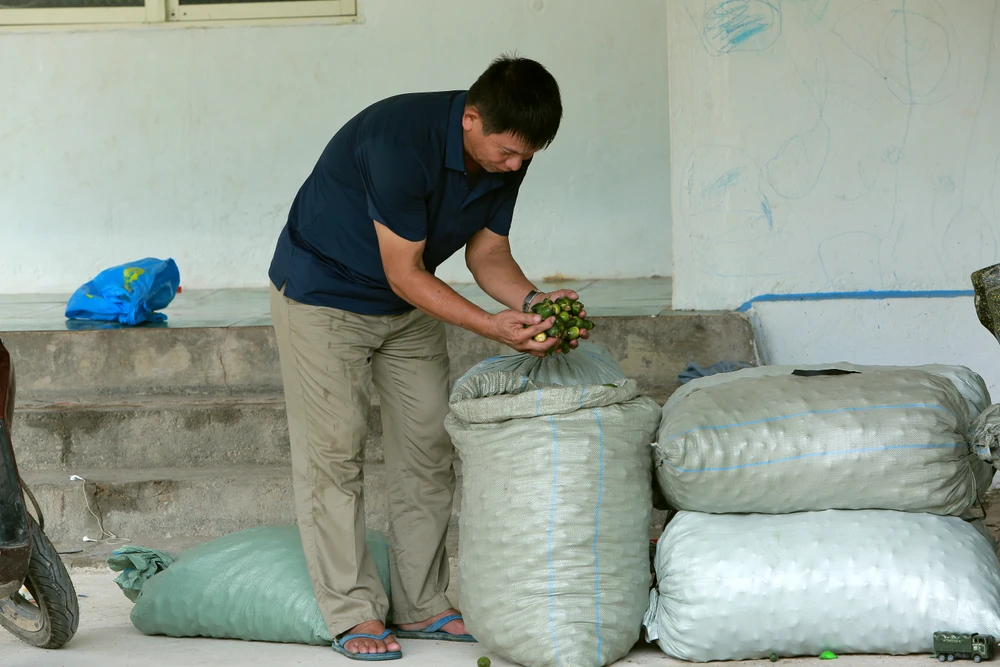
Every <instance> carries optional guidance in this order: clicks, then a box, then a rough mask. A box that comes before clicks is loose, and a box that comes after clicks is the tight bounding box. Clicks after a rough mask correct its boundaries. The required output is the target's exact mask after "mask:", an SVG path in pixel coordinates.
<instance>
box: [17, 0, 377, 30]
mask: <svg viewBox="0 0 1000 667" xmlns="http://www.w3.org/2000/svg"><path fill="white" fill-rule="evenodd" d="M358 4H359V0H283V1H280V2H274V1H272V2H268V1H267V0H263V1H257V2H235V3H216V4H207V5H183V4H181V0H145V3H144V5H143V6H142V7H49V8H34V7H32V8H26V9H19V8H0V31H3V30H12V29H19V28H24V29H39V28H60V27H63V28H77V29H79V28H87V27H90V28H101V27H119V28H120V27H137V26H142V25H149V26H157V27H164V26H172V27H173V26H188V27H194V26H198V25H225V24H257V25H259V24H283V23H300V22H303V21H323V22H327V23H355V22H358V21H360V20H361V15H360V11H359V7H358Z"/></svg>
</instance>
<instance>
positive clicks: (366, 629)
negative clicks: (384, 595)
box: [344, 621, 400, 653]
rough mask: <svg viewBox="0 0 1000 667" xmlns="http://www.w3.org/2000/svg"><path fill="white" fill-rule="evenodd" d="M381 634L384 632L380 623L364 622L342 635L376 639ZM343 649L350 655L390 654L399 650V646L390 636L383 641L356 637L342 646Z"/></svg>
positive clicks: (383, 627)
mask: <svg viewBox="0 0 1000 667" xmlns="http://www.w3.org/2000/svg"><path fill="white" fill-rule="evenodd" d="M383 632H385V626H384V625H383V624H382V623H381V622H380V621H365V622H364V623H358V624H357V625H355V626H354V627H353V628H351V629H350V630H348V631H347V632H345V633H344V634H345V635H356V634H365V635H375V636H376V637H378V636H379V635H381V634H382V633H383ZM344 648H345V649H347V650H348V651H350V652H351V653H386V652H389V653H392V652H394V651H398V650H400V647H399V644H398V643H396V638H395V637H393V636H392V635H389V636H388V637H386V638H385V641H382V640H381V639H368V638H366V637H358V638H357V639H351V640H349V641H348V642H347V643H346V644H344Z"/></svg>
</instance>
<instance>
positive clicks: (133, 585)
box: [108, 544, 174, 602]
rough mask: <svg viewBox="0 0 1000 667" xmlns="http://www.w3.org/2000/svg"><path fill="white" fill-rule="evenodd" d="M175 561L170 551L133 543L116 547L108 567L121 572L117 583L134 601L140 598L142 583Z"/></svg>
mask: <svg viewBox="0 0 1000 667" xmlns="http://www.w3.org/2000/svg"><path fill="white" fill-rule="evenodd" d="M173 563H174V558H173V556H171V555H170V554H168V553H165V552H163V551H157V550H156V549H147V548H145V547H139V546H135V545H132V544H129V545H126V546H124V547H121V548H120V549H115V551H114V553H112V555H111V557H110V558H108V567H110V568H111V569H112V570H114V571H115V572H121V574H119V575H118V576H117V577H116V578H115V583H116V584H118V587H119V588H121V589H122V593H124V594H125V597H127V598H128V599H129V600H131V601H132V602H135V601H136V600H137V599H138V598H139V593H140V592H141V591H142V585H143V584H144V583H146V581H147V580H148V579H149V578H150V577H152V576H153V575H154V574H159V573H160V572H163V571H164V570H166V569H167V568H168V567H170V566H171V565H173Z"/></svg>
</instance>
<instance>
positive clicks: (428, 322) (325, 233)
mask: <svg viewBox="0 0 1000 667" xmlns="http://www.w3.org/2000/svg"><path fill="white" fill-rule="evenodd" d="M561 118H562V103H561V101H560V96H559V87H558V85H557V84H556V81H555V79H553V78H552V76H551V75H550V74H549V73H548V72H547V71H546V70H545V68H544V67H542V66H541V65H540V64H538V63H537V62H534V61H532V60H528V59H523V58H511V57H502V58H499V59H497V60H495V61H494V62H493V63H492V64H491V65H490V67H489V68H488V69H487V70H486V72H484V73H483V75H482V76H481V77H479V79H478V80H477V81H476V83H475V84H474V85H473V86H472V88H470V89H469V91H468V92H467V93H466V92H462V91H456V92H442V93H421V94H409V95H400V96H397V97H392V98H389V99H386V100H383V101H381V102H378V103H376V104H374V105H372V106H371V107H369V108H367V109H365V110H364V111H362V112H361V113H360V114H358V115H357V116H355V117H354V118H353V119H351V120H350V121H349V122H348V123H347V124H346V125H344V127H343V128H342V129H341V130H340V131H339V132H338V133H337V134H336V135H335V136H334V137H333V139H332V140H331V141H330V143H329V144H328V145H327V147H326V149H325V150H324V152H323V154H322V155H321V157H320V158H319V161H318V163H317V164H316V167H315V169H314V170H313V172H312V174H310V176H309V177H308V178H307V179H306V181H305V183H304V184H303V185H302V187H301V189H300V190H299V192H298V195H297V196H296V198H295V201H294V203H293V204H292V207H291V210H290V212H289V216H288V222H287V224H286V225H285V227H284V229H283V230H282V231H281V234H280V236H279V238H278V243H277V248H276V250H275V253H274V259H273V260H272V263H271V268H270V271H269V277H270V280H271V282H272V290H271V313H272V318H273V321H274V327H275V332H276V336H277V340H278V350H279V354H280V359H281V372H282V381H283V383H284V387H285V399H286V404H287V411H288V425H289V435H290V438H291V447H292V469H293V475H294V489H295V505H296V514H297V517H298V523H299V528H300V531H301V533H302V544H303V548H304V550H305V556H306V563H307V565H308V567H309V573H310V576H311V577H312V581H313V585H314V588H315V591H316V598H317V601H318V602H319V607H320V610H321V611H322V612H323V617H324V619H325V621H326V624H327V626H328V627H329V630H330V633H331V634H332V635H333V636H334V637H335V641H334V645H333V648H334V650H336V651H338V652H339V653H343V654H344V655H347V656H348V657H352V658H354V659H359V660H374V659H380V660H385V659H392V658H398V657H400V655H401V653H400V646H399V644H398V643H397V641H396V637H403V638H410V637H412V638H435V639H450V640H455V641H473V640H472V638H471V637H470V636H468V635H467V634H466V633H465V625H464V624H463V622H462V620H461V617H460V616H458V614H457V612H455V610H454V609H452V608H451V606H450V604H449V602H448V600H447V598H446V597H445V590H446V588H447V586H448V579H449V568H448V559H447V555H446V553H445V535H446V532H447V529H448V520H449V517H450V515H451V507H452V496H453V492H454V487H455V476H454V472H453V470H452V462H453V458H454V450H453V447H452V444H451V441H450V439H449V437H448V434H447V432H446V431H445V429H444V424H443V422H444V418H445V416H446V414H447V411H448V389H449V388H448V351H447V347H446V342H445V328H444V323H445V322H447V323H450V324H454V325H457V326H460V327H464V328H466V329H468V330H470V331H473V332H475V333H477V334H479V335H481V336H484V337H486V338H489V339H492V340H495V341H499V342H502V343H505V344H506V345H509V346H510V347H512V348H513V349H515V350H518V351H521V352H528V353H530V354H534V355H536V356H543V355H545V354H546V352H548V351H549V350H550V349H551V348H553V347H554V346H555V344H556V343H557V342H558V341H557V340H556V339H551V340H547V341H545V342H543V343H539V342H536V341H535V340H533V338H534V336H536V335H537V334H538V333H540V332H542V331H545V330H546V329H548V328H550V327H551V326H552V324H553V322H554V319H553V318H549V319H548V320H546V321H541V318H540V317H538V316H537V315H534V314H530V310H529V309H530V306H531V305H532V304H534V303H537V302H538V301H540V300H541V299H543V298H544V297H545V296H548V297H549V298H556V297H558V296H563V295H568V296H569V297H570V298H573V299H576V298H577V295H576V294H575V293H573V292H570V291H568V290H560V291H558V292H553V293H551V294H548V295H545V294H540V293H539V292H538V291H537V290H536V288H535V286H534V285H533V284H532V283H531V282H529V281H528V280H527V278H525V276H524V274H523V273H522V272H521V269H520V268H519V267H518V265H517V263H516V262H515V261H514V259H513V257H512V256H511V252H510V245H509V243H508V241H507V233H508V231H509V229H510V225H511V218H512V215H513V211H514V203H515V201H516V199H517V193H518V188H519V187H520V185H521V181H522V180H523V179H524V174H525V171H526V170H527V167H528V164H529V163H530V161H531V158H532V156H533V155H534V153H535V152H536V151H538V150H540V149H542V148H545V147H547V146H548V145H549V144H550V143H551V142H552V140H553V139H554V138H555V135H556V131H557V129H558V127H559V122H560V120H561ZM463 246H464V247H465V260H466V264H467V265H468V267H469V269H470V271H471V272H472V275H473V276H474V277H475V280H476V282H477V283H478V284H479V285H480V286H481V287H482V288H483V290H484V291H486V292H487V293H488V294H489V295H490V296H492V297H493V298H495V299H496V300H497V301H499V302H500V303H502V304H504V305H505V306H507V308H508V310H504V311H502V312H500V313H498V314H495V315H492V314H489V313H487V312H486V311H484V310H482V309H481V308H479V307H477V306H475V305H474V304H472V303H471V302H469V301H467V300H466V299H464V298H462V297H461V296H459V295H458V294H457V293H456V292H455V291H454V290H452V289H451V288H450V287H448V285H446V284H445V283H443V282H442V281H440V280H439V279H437V278H436V277H434V270H435V268H436V267H438V266H439V265H440V264H441V263H442V262H444V260H445V259H447V258H448V257H449V256H451V255H452V254H453V253H454V252H455V251H457V250H458V249H460V248H462V247H463ZM584 337H585V336H584ZM574 345H575V341H574ZM370 382H374V386H375V388H376V390H377V391H378V394H379V397H380V399H381V408H382V423H383V439H384V443H385V462H386V464H385V470H386V480H385V481H386V488H387V490H388V491H387V492H388V505H389V523H390V544H391V564H392V586H391V591H392V603H393V617H394V621H395V622H396V623H397V624H398V629H396V630H395V631H394V633H395V635H396V637H394V636H393V634H390V632H389V631H388V630H386V628H385V627H384V621H385V618H386V612H387V611H388V602H387V598H386V594H385V592H384V591H383V589H382V586H381V584H380V583H379V579H378V575H377V572H376V569H375V566H374V564H373V561H372V559H371V558H370V556H369V555H368V553H367V551H366V547H365V511H364V498H363V494H362V479H363V475H362V464H363V462H364V452H363V441H364V439H365V436H366V433H367V416H368V409H369V403H370V394H369V391H370V390H369V384H370Z"/></svg>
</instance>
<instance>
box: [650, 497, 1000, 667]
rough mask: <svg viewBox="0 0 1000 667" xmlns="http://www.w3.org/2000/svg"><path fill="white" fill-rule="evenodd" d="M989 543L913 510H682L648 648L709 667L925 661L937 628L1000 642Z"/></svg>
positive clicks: (664, 554) (662, 559)
mask: <svg viewBox="0 0 1000 667" xmlns="http://www.w3.org/2000/svg"><path fill="white" fill-rule="evenodd" d="M977 524H978V525H977ZM984 533H985V528H983V527H982V525H981V522H974V523H973V522H966V521H963V520H962V519H960V518H958V517H946V516H936V515H932V514H918V513H907V512H891V511H878V510H870V511H837V510H831V511H825V512H806V513H799V514H787V515H762V514H751V515H743V516H740V515H713V514H699V513H695V512H681V513H679V514H677V515H676V517H675V518H674V519H673V521H671V522H670V524H668V526H667V529H666V531H665V532H664V533H663V537H662V538H661V539H660V541H659V544H658V547H657V553H656V572H657V578H658V583H657V588H656V589H655V590H654V591H653V592H652V594H651V596H650V607H649V611H648V612H647V615H646V619H645V625H646V633H647V638H648V639H649V640H650V641H656V642H657V643H658V644H659V645H660V647H661V648H662V649H663V651H664V652H666V653H667V654H669V655H671V656H673V657H675V658H679V659H682V660H690V661H695V662H708V661H712V660H745V659H759V658H764V657H767V656H768V655H769V654H771V653H772V652H773V653H776V654H777V655H778V656H780V657H790V656H799V655H811V656H817V655H819V654H820V653H821V652H823V651H833V652H834V653H837V654H844V653H872V654H880V653H888V654H906V653H927V652H930V651H931V649H932V637H933V634H934V632H937V631H942V630H943V631H949V632H962V633H973V632H979V633H985V634H992V635H993V636H1000V563H998V562H997V557H996V555H995V554H994V551H993V545H992V543H991V541H990V539H989V538H988V537H986V536H985V534H984Z"/></svg>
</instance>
